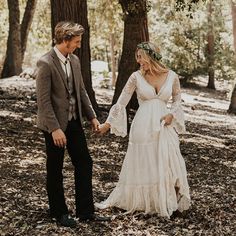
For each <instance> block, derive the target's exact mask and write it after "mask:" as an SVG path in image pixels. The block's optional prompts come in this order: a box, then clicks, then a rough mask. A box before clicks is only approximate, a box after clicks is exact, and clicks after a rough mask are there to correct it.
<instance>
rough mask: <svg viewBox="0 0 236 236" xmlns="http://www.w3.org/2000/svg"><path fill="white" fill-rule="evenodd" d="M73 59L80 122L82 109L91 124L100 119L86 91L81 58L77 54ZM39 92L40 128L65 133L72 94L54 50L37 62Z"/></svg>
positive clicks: (72, 66)
mask: <svg viewBox="0 0 236 236" xmlns="http://www.w3.org/2000/svg"><path fill="white" fill-rule="evenodd" d="M70 58H71V69H72V72H73V75H74V84H75V91H76V97H77V104H78V111H79V116H80V120H81V121H82V107H83V112H84V114H85V115H86V117H87V118H88V120H92V119H93V118H95V117H96V115H95V112H94V110H93V108H92V105H91V102H90V100H89V97H88V95H87V92H86V90H85V87H84V83H83V78H82V74H81V68H80V61H79V58H78V57H77V56H76V55H74V54H72V55H71V56H70ZM36 91H37V104H38V117H37V126H38V127H39V128H40V129H42V130H44V131H47V132H49V133H51V132H52V131H54V130H56V129H59V128H61V129H62V130H63V131H65V130H66V127H67V123H68V115H69V91H68V85H67V81H66V76H65V73H64V71H63V69H62V67H61V64H60V61H59V59H58V57H57V55H56V53H55V51H54V49H51V50H50V51H49V52H48V53H47V54H45V55H44V56H42V57H41V58H40V60H39V61H38V62H37V75H36Z"/></svg>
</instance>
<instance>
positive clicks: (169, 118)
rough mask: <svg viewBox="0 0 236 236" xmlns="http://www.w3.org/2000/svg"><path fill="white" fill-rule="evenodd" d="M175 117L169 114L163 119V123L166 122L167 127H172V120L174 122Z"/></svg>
mask: <svg viewBox="0 0 236 236" xmlns="http://www.w3.org/2000/svg"><path fill="white" fill-rule="evenodd" d="M173 118H174V117H173V115H172V114H167V115H165V116H163V117H162V118H161V121H163V120H164V121H165V126H167V125H170V124H171V122H172V120H173Z"/></svg>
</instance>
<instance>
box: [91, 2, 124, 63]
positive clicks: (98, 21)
mask: <svg viewBox="0 0 236 236" xmlns="http://www.w3.org/2000/svg"><path fill="white" fill-rule="evenodd" d="M88 17H89V25H90V42H91V55H92V59H98V60H104V61H108V62H109V57H110V43H111V41H110V38H111V34H114V36H115V54H116V57H119V53H120V49H121V47H122V37H123V22H122V10H121V6H120V4H119V2H118V0H115V1H110V2H109V4H108V3H107V1H106V0H100V1H96V0H90V1H88Z"/></svg>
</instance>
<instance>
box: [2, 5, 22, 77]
mask: <svg viewBox="0 0 236 236" xmlns="http://www.w3.org/2000/svg"><path fill="white" fill-rule="evenodd" d="M7 2H8V9H9V34H8V39H7V52H6V58H5V61H4V65H3V70H2V75H1V77H2V78H4V77H10V76H13V75H18V74H20V73H21V71H22V57H21V36H20V23H19V22H20V9H19V1H18V0H8V1H7Z"/></svg>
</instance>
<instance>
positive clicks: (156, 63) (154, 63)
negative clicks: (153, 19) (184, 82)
mask: <svg viewBox="0 0 236 236" xmlns="http://www.w3.org/2000/svg"><path fill="white" fill-rule="evenodd" d="M144 43H145V44H147V45H148V46H149V48H150V49H151V50H152V51H153V52H157V53H158V54H160V49H159V48H158V47H157V46H156V45H155V44H154V43H151V42H144ZM138 51H139V52H140V55H141V57H142V59H143V60H144V61H145V62H146V63H147V64H149V65H150V72H151V73H152V74H153V73H154V72H157V73H166V72H168V70H169V69H168V68H167V67H166V66H165V65H164V64H163V63H161V62H160V60H156V59H154V58H153V57H151V55H150V54H149V53H148V51H147V50H145V49H143V48H139V47H137V49H136V52H135V58H136V60H137V59H138V55H137V53H138ZM141 73H142V74H143V75H144V74H145V71H143V70H142V69H141Z"/></svg>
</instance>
